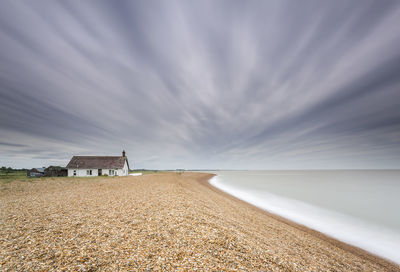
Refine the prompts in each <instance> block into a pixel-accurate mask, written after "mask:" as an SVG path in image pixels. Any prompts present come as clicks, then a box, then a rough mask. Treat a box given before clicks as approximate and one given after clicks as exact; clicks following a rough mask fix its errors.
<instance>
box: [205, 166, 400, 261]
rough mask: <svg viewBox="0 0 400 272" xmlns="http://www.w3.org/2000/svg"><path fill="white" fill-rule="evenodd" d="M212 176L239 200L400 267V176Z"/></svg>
mask: <svg viewBox="0 0 400 272" xmlns="http://www.w3.org/2000/svg"><path fill="white" fill-rule="evenodd" d="M212 173H214V174H216V176H215V177H213V178H212V179H211V180H210V183H211V185H213V186H215V187H217V188H219V189H221V190H223V191H225V192H227V193H229V194H231V195H233V196H235V197H237V198H240V199H242V200H244V201H246V202H248V203H251V204H253V205H255V206H258V207H259V208H262V209H264V210H266V211H268V212H271V213H273V214H277V215H280V216H282V217H285V218H287V219H289V220H291V221H294V222H297V223H299V224H302V225H304V226H307V227H309V228H311V229H314V230H317V231H320V232H322V233H325V234H327V235H328V236H331V237H333V238H336V239H337V240H340V241H343V242H345V243H348V244H351V245H354V246H357V247H359V248H362V249H364V250H366V251H368V252H371V253H373V254H375V255H377V256H381V257H383V258H386V259H388V260H391V261H393V262H395V263H397V264H400V170H301V171H300V170H299V171H297V170H293V171H214V172H212Z"/></svg>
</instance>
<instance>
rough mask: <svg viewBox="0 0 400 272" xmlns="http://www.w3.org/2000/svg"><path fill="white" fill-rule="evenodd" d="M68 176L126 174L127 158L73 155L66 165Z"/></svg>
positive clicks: (123, 156) (123, 154)
mask: <svg viewBox="0 0 400 272" xmlns="http://www.w3.org/2000/svg"><path fill="white" fill-rule="evenodd" d="M67 169H68V176H69V177H74V176H76V177H92V176H102V175H108V176H127V175H128V174H129V173H128V172H129V163H128V158H127V157H126V155H125V151H122V156H73V157H72V159H71V161H70V162H69V163H68V165H67Z"/></svg>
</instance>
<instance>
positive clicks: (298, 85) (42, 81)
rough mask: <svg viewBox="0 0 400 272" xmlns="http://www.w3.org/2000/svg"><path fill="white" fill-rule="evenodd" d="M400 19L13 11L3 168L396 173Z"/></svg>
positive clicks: (248, 12) (260, 7) (296, 7)
mask: <svg viewBox="0 0 400 272" xmlns="http://www.w3.org/2000/svg"><path fill="white" fill-rule="evenodd" d="M399 18H400V4H399V3H398V1H363V2H362V3H358V2H351V3H350V2H348V1H325V2H324V3H321V2H320V1H311V0H308V1H305V2H302V3H301V4H298V3H293V2H292V1H268V2H259V1H247V2H242V1H220V2H218V3H216V2H212V1H201V2H196V1H168V3H167V2H157V3H155V2H151V1H150V2H149V1H135V2H132V1H119V2H118V3H114V2H110V1H96V2H91V1H87V2H84V3H79V4H78V3H77V2H74V1H68V2H66V1H39V2H35V3H32V2H30V1H18V2H15V1H4V2H2V3H1V4H0V44H1V47H2V50H1V51H0V63H1V64H0V127H1V128H0V142H1V143H6V144H0V151H1V152H0V153H1V155H0V160H1V161H2V162H3V161H4V162H7V163H8V164H9V165H13V166H18V167H30V166H37V165H42V164H54V163H59V164H65V163H66V162H67V161H68V159H69V158H70V156H72V155H74V154H82V155H83V154H99V155H102V154H119V153H120V151H121V150H122V149H126V150H127V153H128V156H129V158H130V160H131V161H132V162H133V164H134V163H135V161H136V162H138V163H139V165H140V166H141V167H148V168H241V169H243V168H252V169H254V168H263V169H265V168H352V167H356V168H393V167H398V165H399V162H400V124H399V122H398V121H397V120H400V110H399V109H400V105H399V104H400V97H399V96H400V95H399V92H398V90H399V86H400V80H399V79H400V74H399V73H400V72H399V71H400V52H399V50H398V48H400V31H399V30H398V29H397V25H399V23H400V22H399V21H400V20H399ZM149 158H151V159H149Z"/></svg>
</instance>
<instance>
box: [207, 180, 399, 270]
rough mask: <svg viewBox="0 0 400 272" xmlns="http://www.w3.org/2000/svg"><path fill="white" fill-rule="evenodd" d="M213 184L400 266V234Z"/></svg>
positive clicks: (322, 210)
mask: <svg viewBox="0 0 400 272" xmlns="http://www.w3.org/2000/svg"><path fill="white" fill-rule="evenodd" d="M209 182H210V184H211V185H213V186H215V187H217V188H218V189H221V190H222V191H225V192H227V193H229V194H231V195H233V196H235V197H237V198H240V199H242V200H244V201H246V202H248V203H251V204H253V205H255V206H257V207H259V208H262V209H264V210H266V211H268V212H271V213H274V214H277V215H280V216H282V217H285V218H287V219H290V220H292V221H294V222H296V223H299V224H302V225H304V226H307V227H309V228H312V229H314V230H317V231H320V232H322V233H325V234H327V235H329V236H331V237H334V238H336V239H338V240H340V241H343V242H346V243H348V244H351V245H355V246H357V247H360V248H362V249H364V250H366V251H369V252H371V253H373V254H375V255H378V256H381V257H383V258H386V259H389V260H391V261H393V262H395V263H398V264H400V234H399V233H398V232H395V231H393V230H391V229H388V228H385V227H382V226H377V225H374V224H371V223H370V222H366V221H363V220H360V219H358V218H354V217H350V216H348V215H344V214H341V213H338V212H336V211H332V210H328V209H325V208H320V207H317V206H313V205H310V204H308V203H305V202H302V201H298V200H294V199H289V198H285V197H281V196H278V195H274V194H271V193H269V192H266V191H255V190H251V189H243V188H240V189H239V188H237V187H234V186H232V185H229V184H227V183H225V182H222V181H221V179H220V178H219V177H218V176H214V177H213V178H211V179H210V181H209ZM393 216H396V215H393Z"/></svg>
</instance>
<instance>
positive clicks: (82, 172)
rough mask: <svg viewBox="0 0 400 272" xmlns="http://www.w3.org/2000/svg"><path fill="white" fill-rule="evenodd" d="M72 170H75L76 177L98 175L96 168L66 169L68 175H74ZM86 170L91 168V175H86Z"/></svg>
mask: <svg viewBox="0 0 400 272" xmlns="http://www.w3.org/2000/svg"><path fill="white" fill-rule="evenodd" d="M74 170H76V176H77V177H97V175H98V171H97V169H68V177H73V176H74ZM86 170H92V175H87V171H86Z"/></svg>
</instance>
